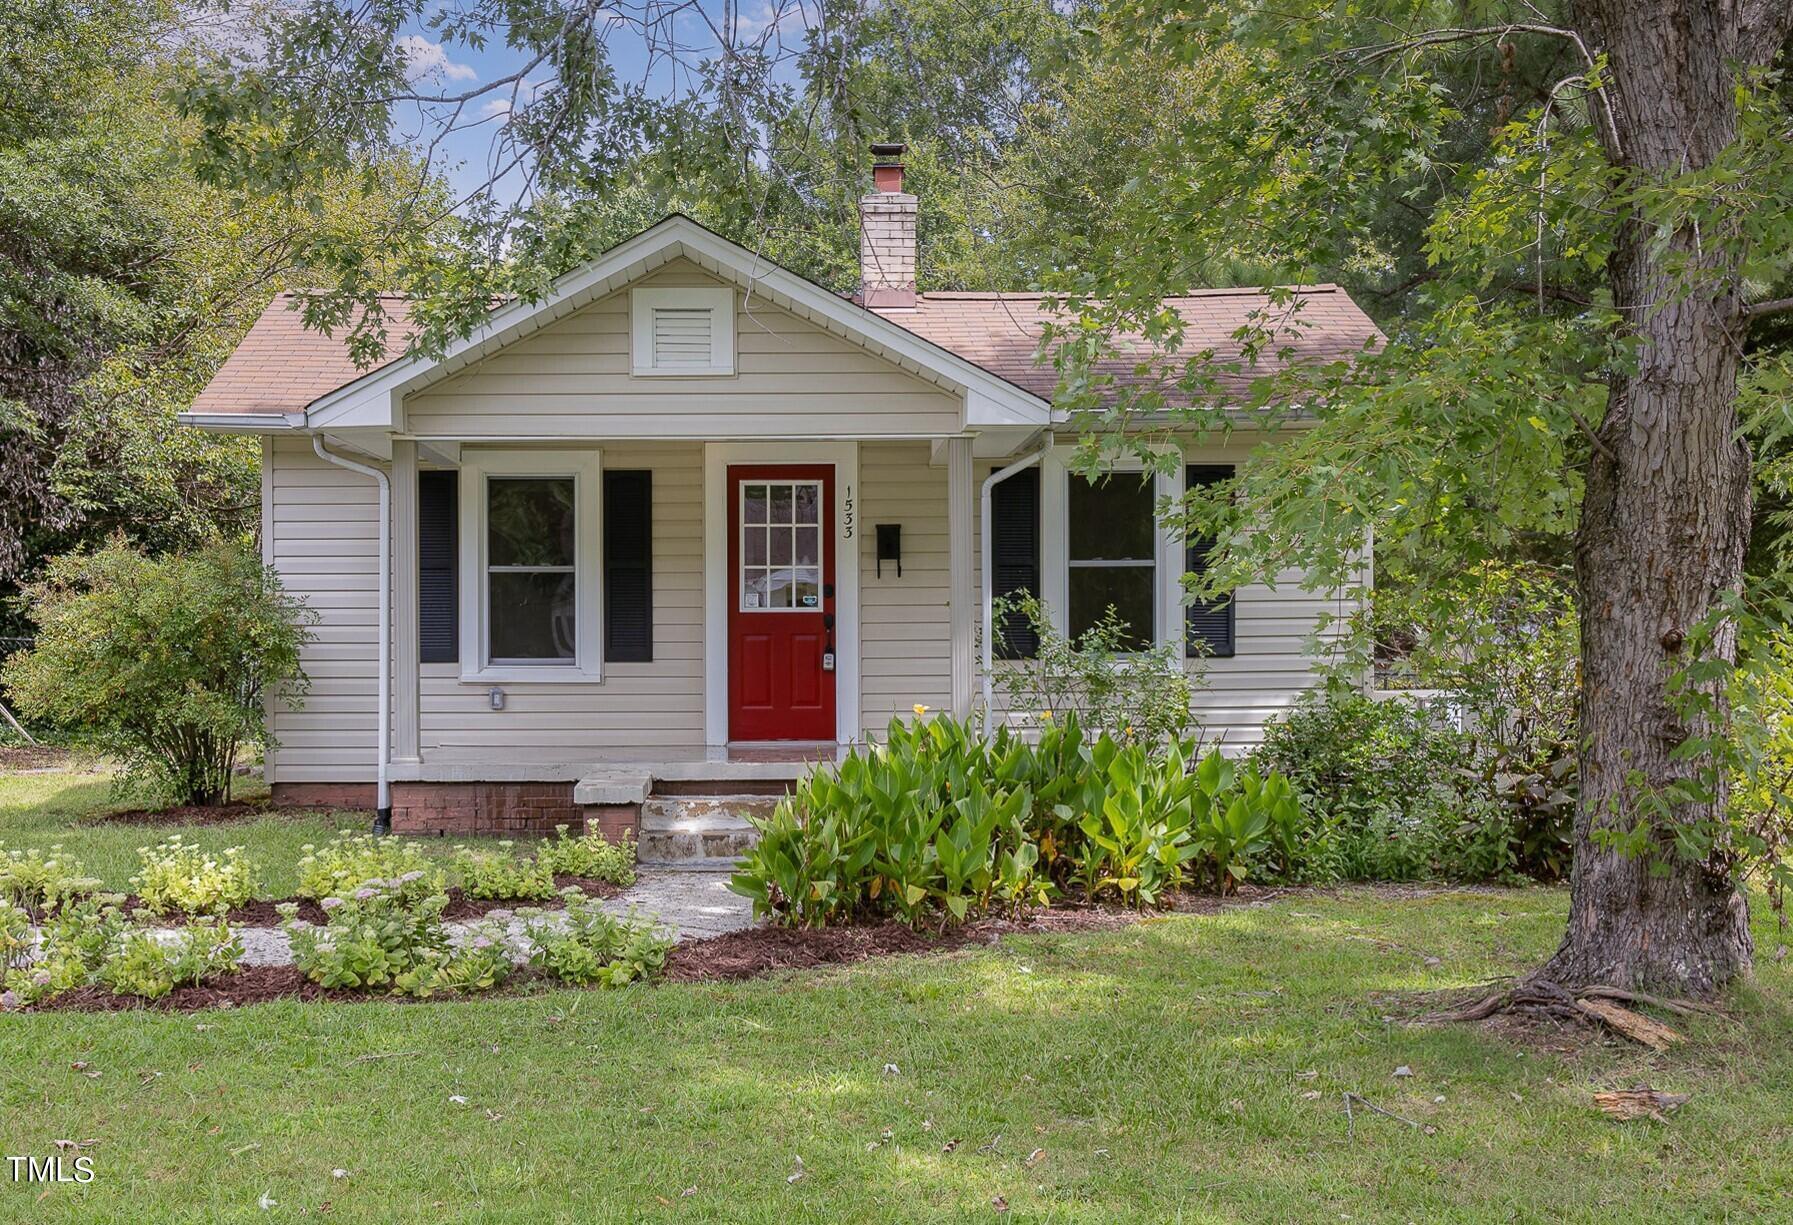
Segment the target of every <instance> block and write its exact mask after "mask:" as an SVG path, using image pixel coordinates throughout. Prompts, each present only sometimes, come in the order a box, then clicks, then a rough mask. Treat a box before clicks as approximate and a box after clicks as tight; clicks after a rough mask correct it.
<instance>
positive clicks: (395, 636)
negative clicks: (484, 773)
mask: <svg viewBox="0 0 1793 1225" xmlns="http://www.w3.org/2000/svg"><path fill="white" fill-rule="evenodd" d="M417 600H418V594H417V444H416V443H415V442H411V441H409V440H408V439H402V438H400V439H394V440H393V443H392V621H393V624H392V672H393V676H392V697H393V704H392V759H393V760H394V761H402V762H407V763H414V762H416V761H418V760H419V759H420V757H419V752H418V721H419V720H418V710H419V699H418V688H417V677H418V670H419V663H418V660H419V658H420V657H421V654H422V652H421V649H420V647H419V644H418V637H417Z"/></svg>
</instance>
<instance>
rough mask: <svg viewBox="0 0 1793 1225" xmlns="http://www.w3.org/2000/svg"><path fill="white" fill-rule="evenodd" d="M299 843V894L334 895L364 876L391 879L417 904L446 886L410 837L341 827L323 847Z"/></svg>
mask: <svg viewBox="0 0 1793 1225" xmlns="http://www.w3.org/2000/svg"><path fill="white" fill-rule="evenodd" d="M299 849H300V851H301V852H303V854H302V855H301V856H300V858H299V862H298V872H299V885H298V888H297V889H296V890H295V891H294V892H295V894H296V895H297V896H299V897H303V898H326V897H336V896H341V895H343V894H346V893H349V892H351V891H353V890H354V889H355V887H356V886H358V885H360V884H363V883H364V882H368V881H390V882H393V884H394V887H395V888H397V889H398V891H399V893H400V894H401V896H403V897H404V898H405V899H406V901H407V902H409V903H412V904H415V903H417V902H420V901H422V900H423V899H424V898H426V897H429V896H431V895H432V894H438V893H444V892H446V889H447V875H446V873H444V872H443V870H442V869H441V867H439V866H438V865H437V864H436V863H435V861H434V860H432V859H431V858H430V857H429V856H428V855H425V854H424V852H423V849H422V848H421V847H419V846H418V845H417V844H416V843H415V842H412V841H410V840H409V839H405V838H397V837H391V836H388V837H376V836H375V835H373V834H357V833H352V832H351V831H349V830H346V829H345V830H342V831H340V832H339V833H338V834H337V836H336V837H334V838H332V839H331V840H330V841H328V842H326V843H325V844H324V845H323V846H322V847H317V846H313V845H312V844H311V843H306V844H305V845H304V846H302V847H300V848H299Z"/></svg>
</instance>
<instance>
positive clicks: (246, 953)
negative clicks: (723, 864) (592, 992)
mask: <svg viewBox="0 0 1793 1225" xmlns="http://www.w3.org/2000/svg"><path fill="white" fill-rule="evenodd" d="M728 876H729V874H728V873H727V872H694V871H691V870H689V869H682V870H674V869H667V868H641V869H639V870H638V871H637V873H636V876H635V883H634V884H633V885H631V886H630V887H629V888H627V889H625V890H623V891H622V892H621V893H619V894H617V895H616V896H615V897H613V898H607V899H605V901H604V909H605V910H607V911H609V912H610V913H611V914H614V915H619V916H620V915H625V914H627V913H628V912H629V911H630V910H633V911H635V913H636V914H637V915H638V916H642V917H650V916H651V917H653V918H655V919H657V920H658V921H659V922H660V924H661V925H662V926H664V927H667V928H669V929H671V931H672V937H673V939H674V940H676V941H685V940H697V939H702V938H703V937H705V936H720V935H722V934H723V933H724V932H732V931H739V930H740V929H741V928H743V927H751V926H752V925H753V904H752V903H751V902H749V901H748V900H747V899H746V898H744V897H742V896H740V895H739V894H736V893H730V892H729V889H728ZM548 914H549V917H550V918H552V916H553V912H552V911H550V912H548ZM479 922H480V920H469V919H457V920H451V921H449V922H448V923H445V924H444V925H443V926H445V927H447V928H448V930H449V934H450V937H451V938H452V939H455V940H460V939H464V938H465V937H466V934H467V933H468V931H470V930H471V929H472V928H474V927H475V926H477V924H478V923H479ZM510 929H511V933H512V935H514V936H521V935H522V931H523V922H522V920H520V919H513V920H511V923H510ZM235 931H236V934H237V936H238V938H239V939H241V940H242V942H243V964H244V965H247V966H284V965H290V964H291V963H292V960H293V949H292V945H291V944H290V943H289V942H288V940H287V938H286V933H285V932H283V931H281V930H280V929H279V928H278V927H239V928H236V929H235ZM177 932H178V929H176V928H164V929H158V933H159V934H161V935H163V936H165V937H167V938H169V939H172V938H173V937H174V936H175V935H176V934H177Z"/></svg>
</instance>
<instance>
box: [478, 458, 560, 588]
mask: <svg viewBox="0 0 1793 1225" xmlns="http://www.w3.org/2000/svg"><path fill="white" fill-rule="evenodd" d="M486 497H487V504H486V564H487V565H492V566H570V565H572V564H573V537H574V522H575V520H574V514H573V508H574V493H573V480H572V478H571V477H492V478H490V479H489V480H488V481H487V482H486Z"/></svg>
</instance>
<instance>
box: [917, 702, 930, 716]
mask: <svg viewBox="0 0 1793 1225" xmlns="http://www.w3.org/2000/svg"><path fill="white" fill-rule="evenodd" d="M929 709H930V708H929V707H926V706H923V705H922V704H921V703H920V702H917V703H916V704H915V706H914V710H915V717H916V718H917V719H919V718H921V717H922V716H923V715H925V714H927V713H928V710H929Z"/></svg>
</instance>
